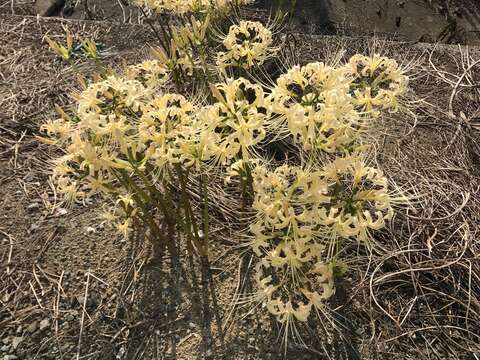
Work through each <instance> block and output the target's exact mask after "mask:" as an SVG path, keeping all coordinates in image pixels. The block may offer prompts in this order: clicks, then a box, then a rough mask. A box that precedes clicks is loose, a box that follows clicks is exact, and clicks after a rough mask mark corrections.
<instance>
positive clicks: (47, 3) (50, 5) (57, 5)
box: [35, 0, 66, 16]
mask: <svg viewBox="0 0 480 360" xmlns="http://www.w3.org/2000/svg"><path fill="white" fill-rule="evenodd" d="M65 2H66V1H65V0H37V1H35V12H36V13H37V14H38V15H40V16H55V15H58V14H59V13H60V11H61V10H62V9H63V7H64V6H65Z"/></svg>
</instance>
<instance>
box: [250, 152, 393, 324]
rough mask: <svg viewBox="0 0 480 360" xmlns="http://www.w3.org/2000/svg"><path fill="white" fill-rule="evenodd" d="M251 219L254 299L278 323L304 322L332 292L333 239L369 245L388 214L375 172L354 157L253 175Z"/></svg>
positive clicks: (383, 186)
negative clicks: (256, 258)
mask: <svg viewBox="0 0 480 360" xmlns="http://www.w3.org/2000/svg"><path fill="white" fill-rule="evenodd" d="M253 187H254V191H255V199H254V203H253V208H254V209H255V210H256V212H257V215H256V219H257V220H256V222H255V223H254V224H252V225H251V227H250V231H251V232H252V234H253V236H254V238H253V240H252V241H251V247H252V249H253V251H254V252H255V254H256V255H257V256H259V257H260V259H261V261H260V263H259V264H258V266H257V285H258V287H259V295H258V296H259V298H258V300H259V301H262V302H263V303H264V304H265V305H266V306H267V308H268V310H269V311H270V312H271V313H272V314H273V315H275V316H277V318H278V320H279V321H281V322H285V321H289V320H290V319H292V318H295V319H296V320H299V321H306V320H307V317H308V315H309V314H310V312H311V310H312V308H315V309H316V310H320V309H321V308H322V306H323V304H324V302H325V300H327V299H328V298H329V297H330V296H331V295H332V294H333V292H334V275H335V273H336V270H335V269H336V265H335V264H336V263H337V260H336V259H335V257H336V255H335V254H332V253H331V247H332V245H333V246H335V244H336V243H337V242H338V241H339V240H338V239H339V238H344V239H348V238H356V239H358V240H360V241H368V240H369V239H370V238H371V234H370V231H371V230H378V229H381V228H383V227H384V226H385V221H386V220H388V219H391V217H392V215H393V209H392V206H391V197H390V192H389V189H388V182H387V179H386V178H385V177H383V175H382V173H381V172H380V171H378V170H376V169H374V168H371V167H368V166H366V165H365V164H364V163H363V162H362V161H361V160H360V159H359V158H358V157H355V156H347V157H339V158H337V159H335V160H334V161H333V162H330V163H327V164H326V165H325V166H323V167H322V168H321V169H320V170H311V171H310V170H305V169H302V168H300V167H296V166H289V165H283V166H280V167H278V168H276V169H275V170H274V171H269V170H267V169H266V168H265V167H264V166H257V167H256V168H255V169H254V171H253Z"/></svg>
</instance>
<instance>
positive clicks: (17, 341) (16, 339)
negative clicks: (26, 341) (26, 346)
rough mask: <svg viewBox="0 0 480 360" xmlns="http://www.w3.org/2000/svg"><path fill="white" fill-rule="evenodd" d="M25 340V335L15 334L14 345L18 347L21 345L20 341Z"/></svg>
mask: <svg viewBox="0 0 480 360" xmlns="http://www.w3.org/2000/svg"><path fill="white" fill-rule="evenodd" d="M22 341H23V336H15V337H14V338H13V339H12V346H13V348H14V349H16V348H17V346H18V345H20V343H21V342H22Z"/></svg>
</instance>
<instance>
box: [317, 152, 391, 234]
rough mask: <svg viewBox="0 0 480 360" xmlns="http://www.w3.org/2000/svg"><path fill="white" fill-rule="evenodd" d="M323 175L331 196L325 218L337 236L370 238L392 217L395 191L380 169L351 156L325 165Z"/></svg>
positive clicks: (325, 221)
mask: <svg viewBox="0 0 480 360" xmlns="http://www.w3.org/2000/svg"><path fill="white" fill-rule="evenodd" d="M323 176H324V180H325V181H326V182H327V183H328V196H329V197H330V202H329V204H328V206H327V207H325V209H324V210H322V211H324V216H323V218H324V223H325V224H326V225H329V226H331V231H332V232H333V234H334V236H340V237H343V238H348V237H355V238H357V239H358V240H361V241H366V240H369V239H371V234H370V232H371V231H372V230H379V229H381V228H383V227H384V226H385V221H386V220H390V219H391V218H392V216H393V208H392V197H391V191H390V189H389V186H388V181H387V179H386V178H385V177H384V176H383V174H382V172H381V171H380V170H378V169H375V168H373V167H370V166H367V165H366V164H365V163H364V162H363V161H362V160H361V159H359V158H358V157H355V156H349V157H344V158H336V159H335V160H334V161H333V162H331V163H329V164H327V165H325V167H324V170H323Z"/></svg>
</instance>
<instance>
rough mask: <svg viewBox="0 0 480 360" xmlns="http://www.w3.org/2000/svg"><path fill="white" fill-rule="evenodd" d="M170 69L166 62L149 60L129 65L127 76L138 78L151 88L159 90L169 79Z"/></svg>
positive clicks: (126, 71)
mask: <svg viewBox="0 0 480 360" xmlns="http://www.w3.org/2000/svg"><path fill="white" fill-rule="evenodd" d="M169 76H170V71H169V69H168V68H167V66H166V65H165V63H163V62H161V61H159V60H147V61H144V62H142V63H140V64H136V65H132V66H129V67H127V69H126V70H125V77H126V78H127V79H132V80H137V81H139V82H140V83H142V85H143V86H145V87H146V88H149V89H153V90H158V89H160V88H161V87H163V86H164V85H165V84H166V83H167V82H168V80H169Z"/></svg>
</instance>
